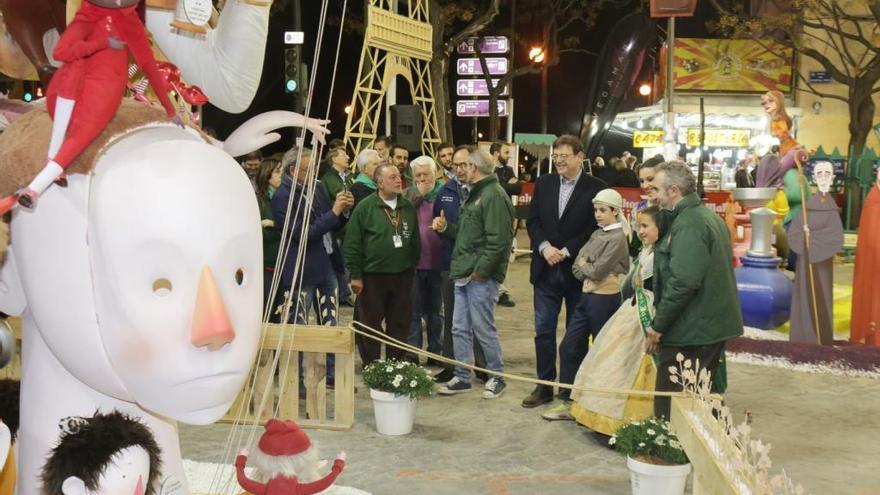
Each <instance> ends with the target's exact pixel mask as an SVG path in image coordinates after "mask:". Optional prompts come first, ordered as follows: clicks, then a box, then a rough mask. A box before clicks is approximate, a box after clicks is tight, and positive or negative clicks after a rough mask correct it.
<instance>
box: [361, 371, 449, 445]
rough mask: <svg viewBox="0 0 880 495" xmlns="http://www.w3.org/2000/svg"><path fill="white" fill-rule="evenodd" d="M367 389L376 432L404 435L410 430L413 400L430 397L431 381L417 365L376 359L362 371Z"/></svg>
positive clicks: (412, 418) (425, 372)
mask: <svg viewBox="0 0 880 495" xmlns="http://www.w3.org/2000/svg"><path fill="white" fill-rule="evenodd" d="M364 383H366V384H367V386H368V387H370V397H371V398H372V399H373V412H374V413H375V415H376V430H377V431H378V432H379V433H381V434H383V435H406V434H407V433H409V432H411V431H412V427H413V421H414V420H415V414H416V399H419V398H422V397H427V396H429V395H431V391H432V390H433V387H434V381H433V380H432V379H431V376H430V375H429V374H428V371H427V370H426V369H424V368H422V367H421V366H419V365H417V364H413V363H410V362H408V361H398V360H396V359H379V360H376V361H373V362H372V363H370V364H368V365H367V366H366V367H365V368H364Z"/></svg>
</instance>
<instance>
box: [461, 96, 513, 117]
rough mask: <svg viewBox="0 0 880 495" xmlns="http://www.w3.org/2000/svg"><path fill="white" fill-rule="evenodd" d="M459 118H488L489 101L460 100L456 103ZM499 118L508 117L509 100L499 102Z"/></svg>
mask: <svg viewBox="0 0 880 495" xmlns="http://www.w3.org/2000/svg"><path fill="white" fill-rule="evenodd" d="M455 115H456V116H458V117H488V116H489V100H460V101H457V102H456V103H455ZM498 116H499V117H506V116H507V100H498Z"/></svg>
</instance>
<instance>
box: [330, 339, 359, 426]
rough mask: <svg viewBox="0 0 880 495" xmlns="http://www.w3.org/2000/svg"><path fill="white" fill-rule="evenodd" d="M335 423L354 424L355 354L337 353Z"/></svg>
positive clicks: (342, 424)
mask: <svg viewBox="0 0 880 495" xmlns="http://www.w3.org/2000/svg"><path fill="white" fill-rule="evenodd" d="M334 395H335V397H334V410H333V419H334V420H335V421H334V424H337V425H340V426H344V427H345V428H346V429H348V428H351V426H352V425H353V424H354V354H337V355H336V390H335V394H334Z"/></svg>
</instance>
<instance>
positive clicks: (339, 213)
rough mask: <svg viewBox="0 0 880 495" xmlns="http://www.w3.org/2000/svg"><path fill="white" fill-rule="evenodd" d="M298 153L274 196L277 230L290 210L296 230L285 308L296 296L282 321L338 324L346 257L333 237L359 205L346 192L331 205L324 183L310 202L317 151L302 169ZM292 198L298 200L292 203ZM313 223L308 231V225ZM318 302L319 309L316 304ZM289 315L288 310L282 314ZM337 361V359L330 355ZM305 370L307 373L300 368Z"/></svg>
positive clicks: (285, 275)
mask: <svg viewBox="0 0 880 495" xmlns="http://www.w3.org/2000/svg"><path fill="white" fill-rule="evenodd" d="M297 153H298V150H297V149H296V148H294V149H291V150H290V151H288V152H287V153H285V154H284V157H283V158H282V160H281V162H282V166H283V167H284V169H285V171H286V174H285V177H284V179H283V180H282V181H281V187H280V188H279V189H278V191H277V192H276V193H275V195H274V196H273V197H272V214H273V216H274V217H275V224H276V225H284V221H285V218H286V217H287V215H288V204H289V205H290V212H289V214H290V217H291V219H290V227H289V230H288V233H287V235H288V242H287V250H286V251H285V254H284V259H283V264H282V266H281V267H279V268H278V269H280V270H281V283H280V285H279V288H278V296H277V298H276V302H277V303H278V304H279V305H283V304H284V302H286V295H287V294H288V293H291V292H292V296H291V297H290V300H291V304H290V306H289V307H288V309H287V314H286V315H284V314H282V315H281V316H282V321H286V322H288V323H297V324H307V323H309V318H308V314H309V310H310V309H311V308H313V307H315V309H316V310H317V311H316V312H317V319H316V321H315V323H316V324H318V325H336V315H337V310H338V294H337V289H338V282H337V278H336V274H337V273H338V272H339V271H340V270H342V269H343V261H342V253H341V252H340V250H339V246H338V244H337V243H335V242H334V239H333V234H334V233H335V232H338V231H339V230H340V229H341V228H342V227H343V225H344V224H345V222H346V215H345V213H346V212H347V211H349V210H350V209H351V208H352V205H354V198H353V196H352V195H351V193H350V192H348V191H343V192H341V193H339V194H337V196H336V200H335V201H331V200H330V197H329V195H328V194H327V190H326V188H325V187H324V185H323V184H322V183H321V181H317V183H316V184H314V186H315V190H314V194H313V197H312V204H311V205H309V204H308V203H307V201H308V188H309V185H310V184H309V183H310V181H312V180H314V179H313V178H312V174H311V168H312V157H311V150H308V149H307V148H304V149H303V151H302V159H301V163H300V165H299V166H297V164H296V157H297ZM291 196H292V197H293V198H292V200H291ZM306 219H308V228H307V229H306V230H305V231H304V230H303V226H304V224H305V223H306ZM303 242H304V243H305V244H306V246H305V256H304V258H303V259H298V257H297V255H298V254H299V250H300V244H302V243H303ZM315 303H317V304H315ZM282 313H283V310H282ZM330 358H332V356H330ZM330 358H328V366H327V368H328V373H327V377H328V381H331V382H332V380H333V360H332V359H330ZM300 369H302V368H300Z"/></svg>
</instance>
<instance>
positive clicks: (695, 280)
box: [653, 194, 743, 346]
mask: <svg viewBox="0 0 880 495" xmlns="http://www.w3.org/2000/svg"><path fill="white" fill-rule="evenodd" d="M664 217H668V218H667V220H668V221H670V222H671V224H668V223H667V225H670V227H669V229H667V232H665V233H664V234H663V237H661V238H660V240H659V241H658V242H657V244H656V245H655V251H654V305H655V307H656V314H655V315H654V324H653V328H654V330H656V331H658V332H660V333H662V334H663V337H662V338H661V340H660V344H661V345H664V346H697V345H709V344H714V343H717V342H721V341H725V340H728V339H732V338H734V337H737V336H739V335H742V333H743V321H742V312H741V310H740V306H739V296H738V294H737V289H736V279H735V278H734V275H733V248H732V246H731V243H730V233H729V232H728V230H727V226H726V225H725V224H724V222H723V221H722V220H721V218H719V217H718V215H716V214H715V213H713V212H712V211H710V210H709V209H708V208H706V207H705V206H703V205H702V204H700V198H699V197H698V196H697V195H696V194H689V195H687V196H685V197H684V198H683V199H682V200H681V201H680V202H679V203H678V205H676V206H675V209H674V210H673V211H671V212H664Z"/></svg>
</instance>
